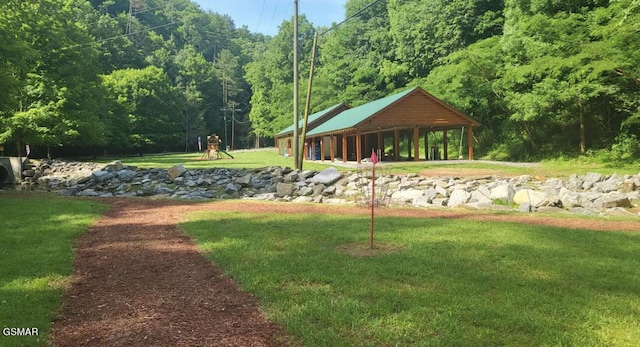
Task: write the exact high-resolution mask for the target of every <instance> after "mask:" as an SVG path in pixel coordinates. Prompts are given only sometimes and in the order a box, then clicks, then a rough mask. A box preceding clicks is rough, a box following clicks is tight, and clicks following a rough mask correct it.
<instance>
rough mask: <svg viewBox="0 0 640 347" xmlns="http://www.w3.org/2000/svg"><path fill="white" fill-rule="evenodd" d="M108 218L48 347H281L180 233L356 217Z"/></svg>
mask: <svg viewBox="0 0 640 347" xmlns="http://www.w3.org/2000/svg"><path fill="white" fill-rule="evenodd" d="M102 201H103V202H105V203H108V204H110V205H111V209H110V211H109V212H108V213H107V214H106V215H105V216H103V218H101V219H100V220H99V221H97V222H96V223H95V224H94V225H93V226H92V227H91V228H90V230H89V231H88V232H87V233H85V234H84V235H83V236H82V237H81V238H80V239H79V240H78V244H77V248H78V249H77V257H76V260H75V264H74V275H73V279H72V283H71V284H70V287H69V288H68V290H67V292H66V294H65V297H64V299H63V306H62V310H61V312H60V314H59V315H58V317H57V318H56V320H55V321H54V323H53V328H52V332H51V337H50V342H51V344H52V345H54V346H282V345H286V344H287V341H291V339H289V338H286V337H285V336H286V335H285V333H284V331H283V330H282V329H281V328H280V327H278V326H277V325H275V324H273V323H270V322H269V321H267V320H266V319H265V318H264V317H263V316H262V315H261V313H260V311H259V309H258V304H257V302H256V300H255V299H254V298H253V297H252V296H251V295H249V294H246V293H243V292H241V291H239V290H238V288H237V286H236V285H235V283H234V282H233V281H232V280H230V279H228V278H226V277H224V276H222V274H221V272H220V270H219V269H217V268H216V267H215V266H213V265H212V264H211V263H210V262H209V261H208V260H206V259H205V258H204V257H203V256H202V255H201V254H200V253H199V252H198V250H197V249H196V247H195V245H194V244H193V242H192V241H191V240H190V239H189V238H188V237H187V236H185V235H184V234H183V233H182V232H181V231H180V230H178V229H177V227H176V223H178V222H179V221H180V220H181V218H182V216H184V215H185V214H186V213H187V212H193V211H196V210H211V211H244V212H269V213H331V214H362V215H366V214H367V213H368V210H366V209H363V208H359V207H355V206H330V205H321V204H315V205H307V204H304V205H303V204H294V203H280V204H274V203H269V204H265V203H259V202H250V201H243V202H242V203H238V201H224V202H211V203H187V202H180V201H172V200H146V199H124V198H118V199H105V200H102ZM378 215H388V216H398V217H412V218H434V217H439V218H456V219H458V218H464V219H471V220H479V221H496V222H515V223H527V224H536V225H548V226H557V227H569V228H580V229H593V230H603V231H614V230H624V231H633V232H640V223H638V222H633V221H606V220H593V219H580V218H549V217H541V216H536V215H533V214H530V215H525V214H523V215H496V214H486V213H479V212H473V211H464V210H453V211H450V210H428V209H394V208H389V209H380V210H378Z"/></svg>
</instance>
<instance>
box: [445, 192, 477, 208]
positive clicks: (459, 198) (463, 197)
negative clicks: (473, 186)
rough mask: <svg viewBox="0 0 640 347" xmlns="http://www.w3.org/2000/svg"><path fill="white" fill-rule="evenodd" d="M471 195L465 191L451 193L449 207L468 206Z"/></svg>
mask: <svg viewBox="0 0 640 347" xmlns="http://www.w3.org/2000/svg"><path fill="white" fill-rule="evenodd" d="M470 196H471V194H470V193H469V192H467V191H465V190H463V189H456V190H454V191H453V193H451V196H450V197H449V201H447V207H456V206H458V205H462V204H466V203H467V201H469V197H470Z"/></svg>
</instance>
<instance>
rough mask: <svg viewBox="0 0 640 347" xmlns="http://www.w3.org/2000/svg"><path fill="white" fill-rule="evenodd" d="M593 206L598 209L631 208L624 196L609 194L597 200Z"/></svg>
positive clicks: (629, 202)
mask: <svg viewBox="0 0 640 347" xmlns="http://www.w3.org/2000/svg"><path fill="white" fill-rule="evenodd" d="M593 204H594V205H595V206H596V207H598V208H614V207H625V208H628V207H633V206H632V205H631V201H629V198H628V197H627V195H626V194H622V193H609V194H605V195H603V196H601V197H599V198H597V199H596V200H595V201H594V202H593Z"/></svg>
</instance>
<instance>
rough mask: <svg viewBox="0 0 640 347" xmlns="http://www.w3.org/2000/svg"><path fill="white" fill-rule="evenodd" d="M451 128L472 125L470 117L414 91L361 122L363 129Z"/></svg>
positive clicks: (360, 126)
mask: <svg viewBox="0 0 640 347" xmlns="http://www.w3.org/2000/svg"><path fill="white" fill-rule="evenodd" d="M416 125H418V126H420V127H436V128H449V127H456V126H462V125H470V122H469V120H468V119H465V118H464V117H463V116H461V115H460V114H458V113H457V112H455V111H453V110H452V109H450V108H448V107H446V106H444V105H443V104H441V103H440V102H438V101H437V100H434V99H432V98H430V97H429V96H428V95H427V94H423V93H420V92H418V93H413V94H411V95H408V96H407V97H405V98H404V99H402V100H401V101H400V102H398V103H395V104H393V105H391V106H389V107H388V108H386V109H384V110H382V111H381V112H379V113H378V114H376V115H375V116H373V117H371V118H369V119H368V120H366V121H364V122H363V123H361V124H360V125H359V126H358V128H360V129H362V130H369V129H377V128H382V129H384V128H395V127H398V128H405V127H407V126H416Z"/></svg>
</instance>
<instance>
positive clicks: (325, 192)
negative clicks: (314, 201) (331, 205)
mask: <svg viewBox="0 0 640 347" xmlns="http://www.w3.org/2000/svg"><path fill="white" fill-rule="evenodd" d="M336 189H337V188H336V186H328V187H327V188H325V189H324V190H323V191H322V195H325V196H326V195H333V194H335V193H336Z"/></svg>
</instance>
